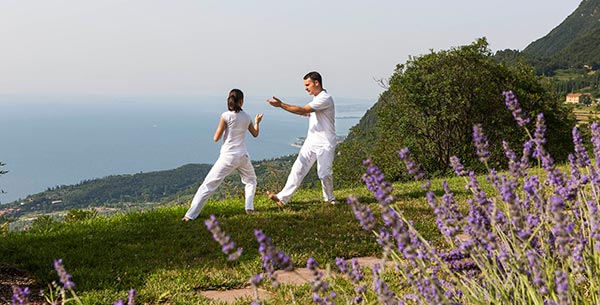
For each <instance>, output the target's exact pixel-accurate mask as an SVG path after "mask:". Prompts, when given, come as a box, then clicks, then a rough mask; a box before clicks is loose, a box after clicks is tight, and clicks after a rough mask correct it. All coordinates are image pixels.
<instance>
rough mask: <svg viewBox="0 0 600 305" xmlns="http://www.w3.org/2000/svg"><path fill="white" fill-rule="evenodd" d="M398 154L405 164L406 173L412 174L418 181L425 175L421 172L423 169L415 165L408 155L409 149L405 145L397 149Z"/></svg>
mask: <svg viewBox="0 0 600 305" xmlns="http://www.w3.org/2000/svg"><path fill="white" fill-rule="evenodd" d="M398 155H399V156H400V159H402V161H403V162H404V164H405V165H406V169H407V170H408V173H409V174H410V175H412V176H413V177H414V178H415V180H417V181H418V180H421V179H423V178H424V177H425V173H424V172H423V170H421V167H420V166H419V165H417V164H416V163H415V162H414V161H413V160H412V158H411V157H410V151H409V150H408V148H407V147H405V148H402V149H400V150H399V151H398Z"/></svg>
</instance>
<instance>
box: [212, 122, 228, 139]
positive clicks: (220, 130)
mask: <svg viewBox="0 0 600 305" xmlns="http://www.w3.org/2000/svg"><path fill="white" fill-rule="evenodd" d="M225 128H227V123H225V119H224V118H223V117H221V119H220V120H219V126H217V130H216V131H215V136H214V137H213V140H215V142H218V141H219V140H220V139H221V137H222V136H223V133H224V132H225Z"/></svg>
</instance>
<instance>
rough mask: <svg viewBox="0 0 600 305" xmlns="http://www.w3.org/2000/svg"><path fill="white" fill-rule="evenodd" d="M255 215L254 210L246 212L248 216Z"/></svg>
mask: <svg viewBox="0 0 600 305" xmlns="http://www.w3.org/2000/svg"><path fill="white" fill-rule="evenodd" d="M254 213H255V212H254V210H246V214H248V215H252V214H254Z"/></svg>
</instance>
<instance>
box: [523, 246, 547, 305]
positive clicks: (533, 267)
mask: <svg viewBox="0 0 600 305" xmlns="http://www.w3.org/2000/svg"><path fill="white" fill-rule="evenodd" d="M526 255H527V261H528V262H529V270H530V272H531V275H532V276H533V283H534V284H535V286H536V287H537V288H538V290H539V291H540V294H542V295H548V285H547V284H546V283H547V282H548V279H547V276H546V273H545V272H544V268H543V267H542V265H541V263H540V259H539V257H538V254H537V253H536V252H535V251H533V250H527V252H526Z"/></svg>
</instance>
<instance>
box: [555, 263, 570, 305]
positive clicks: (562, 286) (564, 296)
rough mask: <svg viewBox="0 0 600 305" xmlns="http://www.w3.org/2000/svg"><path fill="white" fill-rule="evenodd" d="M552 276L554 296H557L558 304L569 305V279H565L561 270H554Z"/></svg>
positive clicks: (565, 275)
mask: <svg viewBox="0 0 600 305" xmlns="http://www.w3.org/2000/svg"><path fill="white" fill-rule="evenodd" d="M554 276H555V278H554V283H555V284H556V294H557V295H558V303H559V304H561V305H563V304H571V302H570V301H569V279H568V278H567V274H566V273H565V272H564V271H562V270H556V272H555V273H554Z"/></svg>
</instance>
